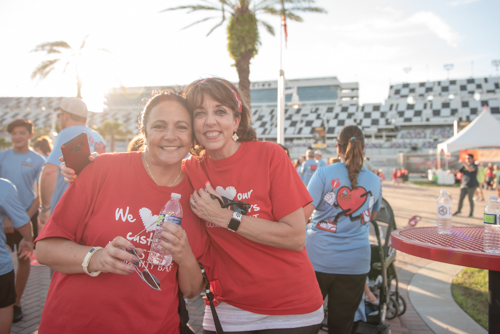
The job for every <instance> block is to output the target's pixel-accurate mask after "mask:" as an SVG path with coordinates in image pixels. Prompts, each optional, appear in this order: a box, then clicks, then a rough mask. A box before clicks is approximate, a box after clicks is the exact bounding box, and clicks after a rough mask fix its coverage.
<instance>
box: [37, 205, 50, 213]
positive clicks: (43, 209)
mask: <svg viewBox="0 0 500 334" xmlns="http://www.w3.org/2000/svg"><path fill="white" fill-rule="evenodd" d="M39 208H40V211H41V212H46V211H49V210H50V206H49V207H48V208H44V207H43V205H41V204H40V206H39Z"/></svg>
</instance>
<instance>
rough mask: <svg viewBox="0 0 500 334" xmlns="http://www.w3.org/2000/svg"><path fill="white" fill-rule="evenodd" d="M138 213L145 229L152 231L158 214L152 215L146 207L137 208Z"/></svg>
mask: <svg viewBox="0 0 500 334" xmlns="http://www.w3.org/2000/svg"><path fill="white" fill-rule="evenodd" d="M139 215H140V216H141V220H142V223H143V224H144V227H145V228H146V231H148V232H150V231H154V230H155V229H156V224H155V223H156V222H157V221H158V216H156V215H153V214H152V213H151V210H149V209H148V208H141V209H140V210H139Z"/></svg>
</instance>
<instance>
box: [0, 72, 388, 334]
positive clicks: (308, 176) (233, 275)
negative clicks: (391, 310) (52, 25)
mask: <svg viewBox="0 0 500 334" xmlns="http://www.w3.org/2000/svg"><path fill="white" fill-rule="evenodd" d="M56 111H57V113H58V118H59V124H60V125H61V129H62V131H61V132H60V133H59V135H58V136H57V139H56V140H55V142H54V144H53V146H52V147H51V143H50V140H47V138H40V139H38V140H37V141H36V142H34V143H33V146H32V147H33V148H31V147H30V139H31V138H32V137H33V133H34V132H33V126H32V124H31V122H29V121H27V120H19V121H16V122H17V123H15V124H13V125H12V131H11V128H9V134H11V138H12V142H13V148H12V149H10V150H7V151H4V152H1V153H0V178H2V179H0V196H2V198H4V197H5V198H7V197H8V201H7V200H6V201H5V203H8V204H9V205H8V207H7V208H6V207H5V205H4V204H3V203H4V202H3V201H2V205H0V223H1V224H2V226H0V227H3V228H2V232H0V235H2V234H3V231H4V230H5V231H6V232H11V231H12V230H13V229H14V230H18V231H19V235H17V237H15V239H13V240H14V243H13V244H12V246H11V247H10V248H11V249H10V250H9V249H8V248H7V244H6V243H5V242H4V238H0V263H1V264H0V280H2V285H1V287H0V299H1V300H0V302H1V303H2V304H1V305H0V318H1V319H2V322H1V323H2V325H3V326H4V327H3V328H2V329H1V330H0V331H2V330H3V329H4V328H5V329H6V331H7V332H8V328H10V325H11V322H12V321H13V320H14V321H19V320H20V318H22V309H21V305H20V300H21V296H22V289H23V288H24V286H25V284H26V281H24V283H23V282H19V277H20V276H22V274H23V272H22V270H23V269H22V268H23V267H22V265H21V263H22V262H23V261H27V263H28V270H29V259H30V257H31V255H32V251H33V247H34V245H35V246H36V256H37V260H38V262H40V263H41V264H44V265H47V266H49V267H50V268H51V269H52V270H53V276H52V280H51V284H50V288H49V292H48V295H47V299H46V303H45V306H44V309H43V313H42V320H41V323H40V327H39V332H40V333H42V334H43V333H49V332H75V333H77V332H89V331H90V332H95V333H101V332H102V333H104V332H117V331H120V332H143V331H147V332H152V333H160V332H161V333H181V332H182V333H184V332H185V331H188V329H187V327H186V324H185V318H184V317H183V316H182V312H181V311H182V304H183V297H188V298H191V297H194V296H197V295H199V294H200V293H201V292H202V290H203V289H204V287H205V282H204V278H203V274H206V277H207V278H208V281H209V283H210V291H211V294H213V300H212V303H213V305H216V307H215V308H214V309H212V308H211V306H210V305H208V304H207V306H206V309H205V315H204V319H203V327H204V332H205V333H219V332H220V328H223V329H224V332H225V333H236V332H239V333H242V332H245V333H259V334H260V333H262V334H264V333H266V334H273V333H279V334H281V333H292V334H294V333H317V332H318V331H319V329H320V324H321V322H322V321H323V318H324V316H325V315H324V309H323V301H324V299H325V298H326V296H327V295H328V296H330V297H329V302H328V309H329V312H328V327H329V332H330V333H334V332H335V333H338V332H342V333H350V332H354V331H355V325H354V315H355V312H356V309H357V308H358V306H359V305H360V303H361V302H362V298H363V292H364V291H365V287H366V277H367V273H368V271H369V262H370V246H369V239H368V227H369V224H368V222H369V221H370V220H371V219H374V218H375V216H376V213H377V211H378V210H379V208H380V201H381V199H382V187H381V177H380V175H378V174H379V173H378V171H377V170H375V169H374V167H373V166H369V165H370V162H369V161H368V160H367V159H365V157H364V154H363V150H364V148H365V146H364V145H365V144H364V136H363V133H362V131H361V130H360V129H359V128H358V127H357V126H346V127H344V128H343V129H342V130H341V131H340V133H339V135H338V138H337V144H336V149H337V157H336V158H333V159H329V161H328V163H327V162H326V161H325V160H323V159H322V154H321V151H319V150H317V151H314V150H312V149H311V150H308V151H307V152H306V154H305V156H304V157H303V158H302V159H301V160H302V161H300V162H298V161H297V162H294V163H291V161H290V157H289V155H287V152H286V150H283V148H282V147H280V146H279V145H276V144H274V143H270V142H261V141H258V140H257V138H256V133H255V130H254V129H253V128H252V127H251V119H250V117H251V112H250V109H249V107H248V105H247V103H246V102H245V101H244V100H243V99H242V98H241V94H240V92H239V90H238V88H237V87H235V86H234V85H233V84H232V83H230V82H228V81H226V80H224V79H220V78H206V79H203V80H196V81H195V82H193V83H191V84H190V85H188V86H187V87H186V88H185V89H184V90H183V91H182V92H176V91H157V92H154V94H153V95H152V97H151V98H150V99H149V100H148V101H147V102H146V103H145V106H144V109H143V111H142V112H141V116H140V124H139V130H140V134H139V135H138V136H137V137H136V138H134V140H133V142H131V144H130V146H129V149H128V151H129V152H127V153H113V154H103V153H104V152H105V143H104V140H103V139H102V137H101V136H100V135H99V134H98V133H96V132H94V131H93V130H91V129H90V128H88V127H87V126H86V117H87V114H88V110H87V107H86V105H85V103H83V101H82V100H80V99H77V98H66V99H63V100H62V101H61V105H60V106H59V107H58V108H56ZM82 132H85V133H86V134H87V137H88V143H89V146H90V149H91V151H95V152H97V153H99V154H98V155H97V157H96V156H92V157H90V158H89V159H90V160H91V161H92V162H91V163H89V164H88V165H87V166H86V167H85V168H84V169H83V171H82V172H80V173H79V174H78V175H77V174H75V172H74V171H73V170H72V169H70V168H68V167H66V166H65V163H62V164H61V170H62V172H60V170H59V164H60V162H61V156H62V153H61V145H62V144H64V143H65V142H66V141H68V140H70V139H71V138H73V137H75V136H76V135H78V134H80V133H82ZM18 137H19V138H22V140H21V139H19V140H18V139H16V138H18ZM35 148H36V149H37V151H36V152H40V153H36V152H35ZM38 150H39V151H38ZM14 158H15V159H14ZM367 166H369V167H367ZM28 171H29V173H28ZM373 171H374V172H376V173H372V172H373ZM18 174H19V175H18ZM28 174H29V175H28ZM28 176H29V177H28ZM4 179H7V180H4ZM16 189H17V190H16ZM172 194H178V195H177V196H179V195H180V202H181V204H182V206H183V209H184V210H183V211H184V215H183V218H182V224H181V225H176V224H170V223H164V224H163V229H164V230H163V231H162V232H161V234H160V235H161V238H160V239H159V244H160V246H161V247H163V248H164V249H166V250H167V251H169V252H170V253H171V254H172V258H173V262H172V263H171V264H169V265H166V266H162V265H157V264H155V263H154V262H152V261H150V257H149V254H150V246H151V242H152V240H153V237H154V233H155V230H156V226H157V220H158V216H157V215H158V213H159V211H160V209H161V208H162V207H163V205H164V204H165V203H166V202H167V201H168V199H169V198H170V197H171V195H172ZM313 211H315V214H314V215H313ZM37 215H38V217H37ZM309 219H311V221H312V223H311V224H309V225H307V222H308V220H309ZM9 223H10V224H11V225H10V226H11V228H9V226H8V224H9ZM6 227H7V228H6ZM37 229H38V231H37ZM16 249H17V252H18V261H19V264H18V272H19V273H14V271H13V265H12V263H11V260H10V258H11V251H14V250H16ZM306 249H307V252H306ZM198 263H201V264H202V265H203V267H204V270H203V273H202V270H200V267H199V264H198ZM134 273H136V274H137V275H134ZM28 275H29V272H28ZM26 280H27V276H26ZM4 283H5V284H4ZM14 286H15V289H13V287H14ZM291 291H293V293H290V292H291ZM371 297H373V296H370V298H371ZM209 299H211V298H209ZM19 314H20V315H19ZM4 320H5V322H4ZM7 320H9V321H7Z"/></svg>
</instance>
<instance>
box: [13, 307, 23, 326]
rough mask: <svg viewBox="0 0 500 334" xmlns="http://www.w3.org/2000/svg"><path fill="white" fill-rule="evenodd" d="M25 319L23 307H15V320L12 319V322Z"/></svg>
mask: <svg viewBox="0 0 500 334" xmlns="http://www.w3.org/2000/svg"><path fill="white" fill-rule="evenodd" d="M22 319H23V310H22V309H21V306H16V305H14V318H13V319H12V322H13V323H15V322H19V321H21V320H22Z"/></svg>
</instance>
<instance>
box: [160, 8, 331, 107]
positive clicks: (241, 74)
mask: <svg viewBox="0 0 500 334" xmlns="http://www.w3.org/2000/svg"><path fill="white" fill-rule="evenodd" d="M200 1H201V2H203V3H204V4H197V5H184V6H179V7H173V8H167V9H165V10H162V11H161V12H166V11H172V10H182V9H186V10H188V13H193V12H197V11H211V12H220V13H221V14H222V17H219V16H211V17H206V18H204V19H201V20H199V21H196V22H194V23H192V24H190V25H188V26H186V27H184V28H183V29H186V28H189V27H191V26H193V25H195V24H198V23H202V22H205V21H208V20H210V19H214V18H217V17H219V18H220V19H221V20H220V22H219V23H217V24H216V25H215V26H214V27H212V29H210V30H209V31H208V33H207V36H208V35H210V34H211V33H212V31H214V30H215V29H216V28H218V27H220V26H221V25H222V24H223V23H224V22H226V21H228V25H227V40H228V43H227V49H228V51H229V55H230V57H231V58H232V59H233V60H234V62H235V64H234V66H235V67H236V71H237V72H238V78H239V84H238V87H239V89H240V90H241V93H242V95H243V98H244V99H245V100H246V101H247V102H250V60H251V59H252V58H253V57H254V56H255V55H256V54H257V52H258V48H259V45H260V38H259V29H258V27H259V25H260V26H262V27H264V28H265V29H266V31H267V32H269V33H270V34H271V35H273V36H274V28H273V27H272V26H271V25H270V24H269V23H267V22H265V21H262V20H260V19H259V18H257V15H258V14H259V13H264V14H270V15H279V16H281V17H282V18H283V17H284V18H286V19H289V20H292V21H297V22H302V21H303V19H302V17H300V16H298V15H297V14H295V13H296V12H312V13H326V11H325V10H324V9H323V8H320V7H313V6H312V5H313V4H314V3H315V1H316V0H254V1H252V0H218V1H216V0H214V1H216V4H211V3H210V1H208V0H200ZM207 3H208V5H207ZM285 4H290V5H291V7H289V8H286V9H285ZM226 13H228V14H230V15H228V17H226Z"/></svg>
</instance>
